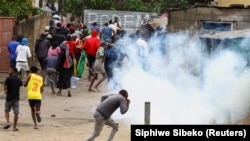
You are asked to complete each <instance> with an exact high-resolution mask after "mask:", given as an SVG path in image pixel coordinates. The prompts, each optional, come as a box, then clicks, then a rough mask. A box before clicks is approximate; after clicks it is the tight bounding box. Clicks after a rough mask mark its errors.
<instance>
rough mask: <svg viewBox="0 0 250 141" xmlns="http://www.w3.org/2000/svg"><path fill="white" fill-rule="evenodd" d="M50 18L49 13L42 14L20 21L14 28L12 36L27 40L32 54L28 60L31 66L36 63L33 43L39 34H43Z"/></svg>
mask: <svg viewBox="0 0 250 141" xmlns="http://www.w3.org/2000/svg"><path fill="white" fill-rule="evenodd" d="M51 18H52V14H51V13H49V12H48V13H43V14H41V15H36V16H34V17H31V18H28V19H26V20H23V21H20V22H19V24H18V25H17V26H15V27H14V34H16V35H24V36H25V37H26V38H27V39H28V46H29V47H30V49H31V53H32V58H31V59H29V63H30V64H31V65H32V64H35V63H36V58H35V56H34V49H35V41H36V39H38V38H39V37H40V35H41V33H43V32H44V27H45V26H47V25H49V20H50V19H51Z"/></svg>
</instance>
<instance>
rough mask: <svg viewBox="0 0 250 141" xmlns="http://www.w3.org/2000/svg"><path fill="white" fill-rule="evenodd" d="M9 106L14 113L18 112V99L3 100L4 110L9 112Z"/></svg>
mask: <svg viewBox="0 0 250 141" xmlns="http://www.w3.org/2000/svg"><path fill="white" fill-rule="evenodd" d="M11 108H12V109H13V111H14V114H19V100H12V101H5V112H10V110H11Z"/></svg>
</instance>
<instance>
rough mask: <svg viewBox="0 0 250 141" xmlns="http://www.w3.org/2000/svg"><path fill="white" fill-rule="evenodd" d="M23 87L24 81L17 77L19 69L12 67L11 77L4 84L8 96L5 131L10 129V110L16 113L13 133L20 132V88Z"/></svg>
mask: <svg viewBox="0 0 250 141" xmlns="http://www.w3.org/2000/svg"><path fill="white" fill-rule="evenodd" d="M22 85H23V83H22V80H21V79H20V78H19V77H18V75H17V68H15V67H11V68H10V70H9V76H8V77H7V78H6V80H5V83H4V92H5V94H6V100H5V119H6V122H7V125H6V126H4V127H3V129H9V128H10V114H9V113H10V110H11V108H12V109H13V111H14V124H13V131H18V129H17V128H16V125H17V121H18V114H19V97H20V87H21V86H22Z"/></svg>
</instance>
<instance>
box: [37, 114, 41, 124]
mask: <svg viewBox="0 0 250 141" xmlns="http://www.w3.org/2000/svg"><path fill="white" fill-rule="evenodd" d="M36 119H37V122H41V121H42V119H41V117H40V114H39V113H36Z"/></svg>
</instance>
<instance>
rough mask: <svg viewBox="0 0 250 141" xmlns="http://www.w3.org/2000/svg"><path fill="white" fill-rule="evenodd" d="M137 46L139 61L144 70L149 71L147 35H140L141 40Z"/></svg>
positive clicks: (137, 42)
mask: <svg viewBox="0 0 250 141" xmlns="http://www.w3.org/2000/svg"><path fill="white" fill-rule="evenodd" d="M136 46H137V47H138V48H137V50H138V52H137V53H138V57H139V58H138V59H139V61H140V63H141V64H142V67H143V68H144V69H147V57H148V56H149V51H148V44H147V42H146V41H145V35H139V38H138V39H137V40H136Z"/></svg>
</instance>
